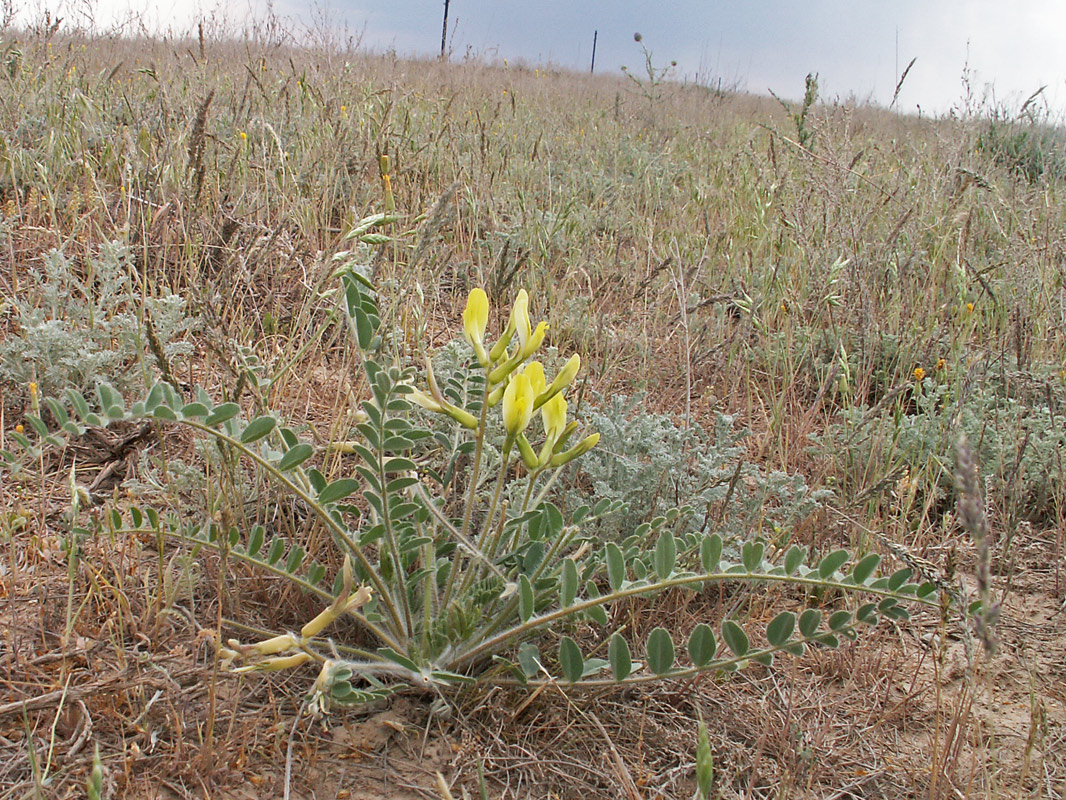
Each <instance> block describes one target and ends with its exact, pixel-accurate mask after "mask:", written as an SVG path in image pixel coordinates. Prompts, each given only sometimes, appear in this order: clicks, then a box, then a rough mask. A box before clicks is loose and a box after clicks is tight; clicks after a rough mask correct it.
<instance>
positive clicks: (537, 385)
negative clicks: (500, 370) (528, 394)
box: [522, 361, 547, 395]
mask: <svg viewBox="0 0 1066 800" xmlns="http://www.w3.org/2000/svg"><path fill="white" fill-rule="evenodd" d="M522 372H523V373H524V374H525V375H526V377H528V378H529V385H530V386H532V387H533V394H535V395H538V394H540V393H541V392H543V391H544V387H545V386H546V385H547V379H546V378H545V377H544V365H543V364H541V363H540V362H539V361H530V362H529V363H528V364H526V368H525V369H524V370H522Z"/></svg>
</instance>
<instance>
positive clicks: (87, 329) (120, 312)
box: [0, 242, 197, 396]
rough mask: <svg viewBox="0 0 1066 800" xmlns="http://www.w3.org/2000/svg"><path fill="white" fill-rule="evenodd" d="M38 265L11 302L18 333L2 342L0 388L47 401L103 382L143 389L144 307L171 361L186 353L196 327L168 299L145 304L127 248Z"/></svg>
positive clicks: (180, 304)
mask: <svg viewBox="0 0 1066 800" xmlns="http://www.w3.org/2000/svg"><path fill="white" fill-rule="evenodd" d="M41 262H42V267H41V269H40V270H33V271H29V272H27V273H26V274H25V275H24V276H23V281H24V283H25V286H23V291H22V292H21V293H20V294H19V296H17V297H13V298H11V299H10V301H9V302H10V303H11V304H12V306H13V307H14V309H15V312H16V314H17V319H18V330H17V335H15V336H10V337H8V338H7V339H5V340H4V341H2V342H0V380H7V381H12V382H15V383H20V384H26V383H28V382H30V381H36V382H37V384H38V386H39V388H40V390H41V391H42V392H43V393H44V394H46V395H52V396H55V395H58V394H61V393H62V392H63V391H64V390H66V389H68V388H70V389H74V390H76V391H78V392H82V393H84V392H86V391H88V390H90V389H92V388H93V387H94V386H95V385H96V384H97V383H99V382H101V381H108V382H110V383H112V384H113V385H114V386H115V387H116V388H118V389H119V390H120V391H128V390H130V389H132V388H134V387H135V386H138V385H140V386H143V385H144V384H145V381H146V378H147V376H146V375H145V372H144V371H143V362H142V356H143V355H144V353H146V352H147V339H146V337H145V336H144V333H143V329H142V327H141V317H140V314H141V310H142V306H143V308H144V310H146V311H147V313H148V314H149V315H150V316H151V320H152V324H153V325H154V327H155V331H156V333H157V334H158V336H159V339H160V341H161V342H162V344H163V352H164V354H165V355H166V357H167V359H168V360H171V359H176V358H180V357H181V356H185V355H188V354H189V353H190V352H191V345H190V344H189V343H188V342H186V341H183V340H182V339H183V337H184V335H185V334H186V333H188V332H190V331H192V330H194V329H195V327H196V325H197V321H196V320H194V319H192V318H190V317H188V316H187V315H186V308H185V300H184V299H183V298H181V297H178V296H177V295H173V294H168V295H164V296H162V297H158V298H155V297H149V298H146V299H145V298H142V296H141V292H140V289H139V287H138V286H137V284H136V282H135V274H136V273H135V269H136V267H135V265H134V263H133V258H132V254H131V252H130V250H129V248H128V247H126V246H125V245H123V244H120V243H117V242H108V243H104V244H103V245H101V246H100V249H99V251H98V252H96V253H95V254H93V255H92V256H90V257H89V258H88V259H86V260H85V261H84V263H79V262H78V261H77V260H75V259H74V258H72V257H71V256H69V255H67V254H66V253H64V252H62V251H61V250H52V251H50V252H48V253H46V254H44V255H43V256H42V257H41ZM149 374H150V373H149Z"/></svg>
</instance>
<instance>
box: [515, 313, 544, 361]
mask: <svg viewBox="0 0 1066 800" xmlns="http://www.w3.org/2000/svg"><path fill="white" fill-rule="evenodd" d="M547 335H548V323H547V322H538V323H537V329H536V330H535V331H533V333H532V334H530V337H529V339H527V340H526V343H525V344H524V345H522V349H521V350H519V351H518V361H519V363H521V362H522V361H525V360H526V359H527V358H529V357H530V356H531V355H533V354H534V353H535V352H537V350H539V349H540V346H541V345H542V344H544V337H545V336H547Z"/></svg>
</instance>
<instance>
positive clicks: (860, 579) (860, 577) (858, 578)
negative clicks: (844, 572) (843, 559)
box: [851, 553, 881, 585]
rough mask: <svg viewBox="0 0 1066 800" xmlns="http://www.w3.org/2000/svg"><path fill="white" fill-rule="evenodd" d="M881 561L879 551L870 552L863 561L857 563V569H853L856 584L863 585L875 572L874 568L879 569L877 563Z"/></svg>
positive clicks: (852, 574)
mask: <svg viewBox="0 0 1066 800" xmlns="http://www.w3.org/2000/svg"><path fill="white" fill-rule="evenodd" d="M880 563H881V556H879V555H877V553H870V554H869V555H868V556H866V557H865V558H864V559H862V561H860V562H859V563H858V564H856V565H855V569H853V570H852V571H851V579H852V580H853V581H854V582H855V584H856V585H862V584H864V583H866V581H867V580H868V579H869V578H870V576H871V575H873V574H874V570H875V569H877V565H878V564H880Z"/></svg>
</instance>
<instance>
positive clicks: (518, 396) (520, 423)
mask: <svg viewBox="0 0 1066 800" xmlns="http://www.w3.org/2000/svg"><path fill="white" fill-rule="evenodd" d="M534 399H535V397H534V395H533V386H532V385H531V384H530V381H529V376H528V375H524V374H522V373H518V374H517V375H515V376H514V377H513V378H511V382H510V383H509V384H507V389H506V390H504V393H503V426H504V428H506V429H507V434H508V438H509V439H510V440H511V441H514V437H516V436H517V435H518V434H520V433H521V432H522V431H524V430H525V429H526V426H527V425H529V421H530V419H532V417H533V401H534Z"/></svg>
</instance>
